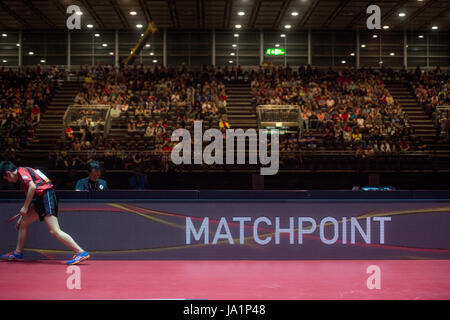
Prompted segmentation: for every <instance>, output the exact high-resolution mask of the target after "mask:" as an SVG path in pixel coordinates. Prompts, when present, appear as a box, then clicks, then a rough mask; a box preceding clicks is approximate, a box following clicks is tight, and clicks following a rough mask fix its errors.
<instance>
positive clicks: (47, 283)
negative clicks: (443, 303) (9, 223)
mask: <svg viewBox="0 0 450 320" xmlns="http://www.w3.org/2000/svg"><path fill="white" fill-rule="evenodd" d="M370 265H376V266H378V267H379V268H380V271H381V274H380V281H381V282H380V285H381V289H379V290H378V289H372V290H370V289H368V287H367V279H368V278H369V277H370V275H371V274H368V273H367V267H369V266H370ZM79 267H80V269H79V270H80V284H81V289H79V290H78V289H72V290H70V289H68V288H67V280H68V278H69V277H70V276H71V275H70V274H67V273H66V271H67V266H66V265H65V264H64V261H55V260H45V261H28V262H23V263H20V262H4V261H1V262H0V299H2V300H7V299H44V300H65V299H101V300H103V299H108V300H110V299H208V300H302V299H327V300H328V299H333V300H334V299H389V300H390V299H450V276H449V274H450V273H449V272H450V260H373V261H364V260H358V261H355V260H353V261H349V260H339V261H337V260H334V261H330V260H328V261H98V260H97V261H94V260H88V261H85V262H84V263H83V264H80V265H79Z"/></svg>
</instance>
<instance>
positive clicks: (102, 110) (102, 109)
mask: <svg viewBox="0 0 450 320" xmlns="http://www.w3.org/2000/svg"><path fill="white" fill-rule="evenodd" d="M81 111H91V112H92V111H93V112H94V114H93V116H94V117H95V118H96V119H91V124H88V125H91V127H92V123H93V124H94V126H95V125H97V124H98V123H99V122H100V124H102V125H103V130H102V133H103V137H104V138H106V137H107V136H108V134H109V132H110V130H111V122H112V119H111V106H109V105H102V104H99V105H77V104H74V105H70V106H69V107H68V108H67V110H66V112H65V113H64V117H63V137H64V138H63V139H64V141H65V140H66V138H67V137H66V134H65V129H66V128H68V127H77V126H80V125H81V121H82V120H83V115H81V114H80V113H81ZM101 119H103V121H100V120H101ZM77 132H78V131H77Z"/></svg>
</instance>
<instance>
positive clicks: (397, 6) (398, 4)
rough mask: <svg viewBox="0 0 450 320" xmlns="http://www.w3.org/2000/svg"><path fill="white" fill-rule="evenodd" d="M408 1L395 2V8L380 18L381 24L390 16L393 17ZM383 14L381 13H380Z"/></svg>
mask: <svg viewBox="0 0 450 320" xmlns="http://www.w3.org/2000/svg"><path fill="white" fill-rule="evenodd" d="M408 1H409V0H402V1H397V3H396V4H395V6H393V7H392V8H391V9H390V10H389V11H388V12H386V13H385V14H384V15H382V16H381V23H382V24H384V23H385V22H386V21H387V20H388V19H389V18H390V17H391V16H392V15H394V14H395V13H396V12H397V11H398V10H399V9H401V8H402V7H403V6H404V5H405V3H407V2H408ZM382 13H383V12H382Z"/></svg>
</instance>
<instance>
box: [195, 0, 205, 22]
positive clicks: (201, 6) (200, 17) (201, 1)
mask: <svg viewBox="0 0 450 320" xmlns="http://www.w3.org/2000/svg"><path fill="white" fill-rule="evenodd" d="M205 21H206V8H205V0H197V25H198V27H199V28H203V29H204V28H205V25H206V22H205Z"/></svg>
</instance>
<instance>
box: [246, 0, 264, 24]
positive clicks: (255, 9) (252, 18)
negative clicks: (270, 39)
mask: <svg viewBox="0 0 450 320" xmlns="http://www.w3.org/2000/svg"><path fill="white" fill-rule="evenodd" d="M261 5H262V0H256V1H255V4H254V5H253V8H252V13H251V15H250V22H249V25H248V28H249V29H255V24H256V19H257V18H258V14H259V10H260V9H261Z"/></svg>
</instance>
